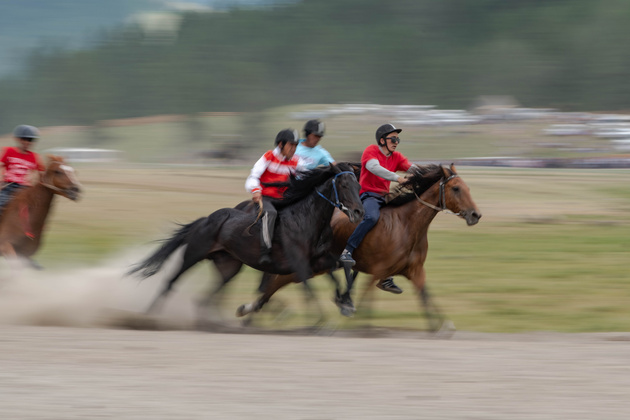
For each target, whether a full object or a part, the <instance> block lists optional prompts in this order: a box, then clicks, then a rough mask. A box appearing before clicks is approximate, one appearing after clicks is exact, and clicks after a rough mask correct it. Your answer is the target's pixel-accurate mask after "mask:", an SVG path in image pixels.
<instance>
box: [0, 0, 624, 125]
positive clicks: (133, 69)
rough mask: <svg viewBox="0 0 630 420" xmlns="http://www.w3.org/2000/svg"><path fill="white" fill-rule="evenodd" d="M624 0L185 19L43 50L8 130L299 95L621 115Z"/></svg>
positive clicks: (312, 3) (359, 5)
mask: <svg viewBox="0 0 630 420" xmlns="http://www.w3.org/2000/svg"><path fill="white" fill-rule="evenodd" d="M629 26H630V7H628V5H627V2H626V1H625V0H607V1H605V2H593V1H591V0H570V1H569V0H527V1H525V0H520V1H505V0H475V1H471V0H439V1H435V0H388V1H382V0H304V1H302V2H300V3H297V4H293V5H288V6H282V7H275V8H267V9H258V10H251V9H247V10H238V9H237V10H231V11H229V12H227V13H187V14H183V15H182V21H181V25H180V29H179V32H178V33H177V35H176V36H174V37H169V36H158V35H155V34H150V33H147V32H145V31H143V29H142V28H141V27H138V26H131V27H124V28H118V29H116V30H112V31H111V32H109V33H107V34H104V35H103V39H102V40H101V42H99V43H98V44H97V45H95V46H94V47H93V48H91V49H84V50H80V51H68V50H63V49H58V50H54V49H53V50H51V49H38V50H35V51H33V52H32V54H31V55H30V58H29V61H28V64H27V69H26V71H25V72H24V73H23V74H20V75H19V76H14V77H10V78H4V79H2V80H0V129H1V130H0V132H7V131H9V130H10V129H11V128H12V127H13V126H14V125H15V124H17V123H22V122H24V121H26V122H28V123H30V124H36V125H48V124H91V123H93V122H94V121H97V120H101V119H110V118H121V117H134V116H144V115H154V114H170V113H178V114H182V113H195V112H201V111H256V110H260V109H264V108H267V107H272V106H278V105H287V104H297V103H337V102H372V103H383V104H434V105H438V106H439V107H442V108H450V107H458V108H460V107H469V106H471V105H472V103H473V101H474V99H475V98H476V97H478V96H479V95H512V96H514V98H515V99H516V100H517V101H519V102H520V103H521V104H522V105H524V106H531V107H555V108H559V109H562V110H621V109H627V108H628V103H629V102H630V84H629V83H628V82H627V78H628V77H627V76H628V73H629V71H628V69H629V68H630V54H628V52H627V51H626V48H628V47H627V45H629V44H630V43H629V42H628V41H630V31H628V30H627V28H628V27H629Z"/></svg>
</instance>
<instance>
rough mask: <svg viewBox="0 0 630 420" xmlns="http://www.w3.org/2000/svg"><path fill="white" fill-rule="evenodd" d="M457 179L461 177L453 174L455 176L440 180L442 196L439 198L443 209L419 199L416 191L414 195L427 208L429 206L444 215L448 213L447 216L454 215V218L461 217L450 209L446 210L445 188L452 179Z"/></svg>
mask: <svg viewBox="0 0 630 420" xmlns="http://www.w3.org/2000/svg"><path fill="white" fill-rule="evenodd" d="M457 177H459V175H457V174H453V175H451V176H449V177H448V178H446V179H444V178H442V179H441V180H440V194H439V196H438V204H440V206H441V207H437V206H434V205H433V204H431V203H427V202H426V201H424V200H422V199H420V197H418V194H416V191H415V190H414V191H413V193H414V194H415V196H416V198H417V199H418V201H419V202H420V203H422V204H424V205H425V206H427V207H429V208H432V209H433V210H436V211H443V212H444V213H447V214H452V215H454V216H459V215H460V213H453V212H452V211H450V210H449V209H447V208H446V194H445V193H444V186H445V185H446V183H447V182H448V181H450V180H451V179H453V178H457Z"/></svg>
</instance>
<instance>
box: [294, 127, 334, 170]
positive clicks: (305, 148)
mask: <svg viewBox="0 0 630 420" xmlns="http://www.w3.org/2000/svg"><path fill="white" fill-rule="evenodd" d="M325 131H326V126H324V123H323V122H321V121H319V120H308V121H307V122H306V124H304V138H303V139H300V143H299V144H298V146H297V149H296V150H295V155H296V156H299V158H300V159H301V160H302V161H303V163H304V166H305V168H306V169H314V168H316V167H317V166H320V165H328V164H330V163H335V159H333V158H332V156H331V155H330V153H328V151H327V150H326V149H324V148H323V147H322V146H320V145H319V144H318V143H319V141H320V140H321V139H322V137H324V132H325Z"/></svg>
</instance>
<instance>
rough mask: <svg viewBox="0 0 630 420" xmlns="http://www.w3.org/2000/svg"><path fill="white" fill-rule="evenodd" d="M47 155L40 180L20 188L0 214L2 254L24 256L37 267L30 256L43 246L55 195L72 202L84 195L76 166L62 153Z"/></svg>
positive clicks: (12, 256) (11, 257)
mask: <svg viewBox="0 0 630 420" xmlns="http://www.w3.org/2000/svg"><path fill="white" fill-rule="evenodd" d="M47 158H48V164H47V166H46V170H45V171H44V173H43V174H42V175H41V176H40V179H39V181H38V182H37V183H36V184H35V185H33V186H30V187H26V188H22V189H20V190H18V191H17V192H16V193H15V195H14V196H13V198H12V199H11V201H9V202H8V203H7V205H6V207H5V208H4V209H3V211H2V216H0V254H2V255H3V256H5V257H6V258H9V259H17V258H18V257H23V258H25V259H26V260H27V261H29V263H30V264H31V265H32V266H34V267H37V268H39V267H38V266H37V264H36V263H35V262H34V261H32V260H31V259H30V257H31V256H32V255H33V254H35V253H36V252H37V250H38V249H39V247H40V245H41V242H42V236H43V233H44V228H45V225H46V220H47V219H48V216H49V214H50V210H51V208H52V205H53V201H54V198H55V195H60V196H62V197H66V198H69V199H70V200H72V201H76V200H78V199H79V197H80V195H81V184H80V183H79V181H78V180H77V177H76V174H75V171H74V169H73V168H72V167H71V166H69V165H68V164H66V163H65V161H64V159H63V158H62V157H60V156H52V155H49V156H47Z"/></svg>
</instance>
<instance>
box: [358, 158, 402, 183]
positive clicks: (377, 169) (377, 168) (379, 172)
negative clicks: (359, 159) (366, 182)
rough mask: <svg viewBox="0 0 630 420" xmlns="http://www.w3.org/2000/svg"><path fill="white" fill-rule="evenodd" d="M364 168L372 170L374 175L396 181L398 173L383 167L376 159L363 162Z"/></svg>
mask: <svg viewBox="0 0 630 420" xmlns="http://www.w3.org/2000/svg"><path fill="white" fill-rule="evenodd" d="M365 169H367V170H368V171H370V172H372V173H373V174H374V175H376V176H378V177H380V178H383V179H386V180H388V181H398V178H399V177H398V175H396V173H394V172H392V171H388V170H387V169H385V168H383V167H382V166H381V164H380V163H378V159H370V160H368V161H367V162H366V164H365Z"/></svg>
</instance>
